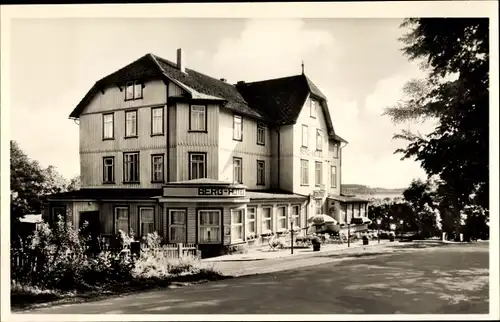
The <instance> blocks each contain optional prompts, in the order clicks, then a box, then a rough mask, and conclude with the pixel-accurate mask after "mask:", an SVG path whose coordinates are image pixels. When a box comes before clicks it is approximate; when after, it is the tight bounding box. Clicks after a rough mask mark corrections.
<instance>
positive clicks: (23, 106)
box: [10, 18, 431, 188]
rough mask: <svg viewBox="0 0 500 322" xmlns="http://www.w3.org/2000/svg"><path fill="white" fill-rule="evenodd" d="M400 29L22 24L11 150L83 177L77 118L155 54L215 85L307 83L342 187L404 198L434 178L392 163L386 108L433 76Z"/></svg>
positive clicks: (300, 22) (18, 23)
mask: <svg viewBox="0 0 500 322" xmlns="http://www.w3.org/2000/svg"><path fill="white" fill-rule="evenodd" d="M400 23H401V20H400V19H394V18H389V19H387V18H332V19H279V20H270V19H230V18H218V19H214V18H210V19H208V18H191V19H187V18H71V19H64V18H59V19H13V20H12V21H11V44H10V63H11V65H10V71H11V82H10V89H11V93H10V103H11V109H10V114H11V139H12V140H16V141H18V142H19V144H20V146H21V148H22V149H23V150H24V151H25V152H26V153H27V154H28V156H29V157H31V158H32V159H35V160H38V161H39V162H40V163H41V164H42V165H43V166H48V165H54V166H56V167H57V170H58V171H59V172H60V173H61V174H62V175H63V176H65V177H67V178H72V177H74V176H77V175H79V171H80V168H79V154H78V142H79V139H78V125H77V124H75V123H74V122H73V121H72V120H69V119H68V116H69V114H70V113H71V111H72V110H73V109H74V107H75V106H76V105H77V104H78V102H79V101H80V100H81V99H82V97H83V96H84V95H85V94H86V92H87V91H88V90H89V89H90V88H91V87H92V85H93V84H94V83H95V82H96V81H97V80H99V79H100V78H102V77H104V76H106V75H108V74H110V73H112V72H114V71H115V70H117V69H119V68H121V67H123V66H125V65H126V64H128V63H130V62H132V61H134V60H135V59H137V58H139V57H141V56H143V55H144V54H146V53H154V54H156V55H158V56H161V57H164V58H166V59H169V60H171V61H175V60H176V49H177V48H183V50H184V52H185V59H186V65H187V67H188V68H191V69H195V70H197V71H199V72H202V73H204V74H207V75H209V76H212V77H215V78H226V79H227V80H228V82H230V83H233V84H235V83H236V82H237V81H240V80H244V81H247V82H249V81H258V80H264V79H270V78H278V77H285V76H291V75H297V74H300V73H301V62H302V61H304V65H305V73H306V75H307V76H308V77H309V78H310V79H311V80H312V81H313V82H314V83H315V84H316V85H317V86H318V87H319V88H320V89H321V91H322V92H323V93H324V94H325V95H326V96H327V98H328V105H329V107H330V114H331V117H332V121H333V125H334V128H335V132H336V133H337V134H338V135H340V136H341V137H343V138H344V139H346V140H347V141H348V142H349V144H348V145H347V146H346V147H345V148H344V149H343V160H342V181H343V183H351V184H365V185H368V186H372V187H385V188H404V187H406V186H408V185H409V183H410V182H411V180H412V179H414V178H425V173H424V172H423V170H422V169H421V168H420V164H419V163H417V162H415V161H413V160H405V161H401V160H400V158H401V155H395V154H394V151H395V150H396V149H397V148H400V147H405V146H406V143H405V142H404V141H395V140H392V136H393V134H395V133H397V132H399V131H400V130H401V129H403V128H404V129H408V128H409V129H412V130H416V129H417V130H421V131H422V132H424V133H425V132H426V131H429V129H431V127H430V126H429V124H423V125H422V124H421V125H413V124H404V125H398V126H395V125H393V124H392V123H391V120H390V119H389V118H388V117H387V116H382V113H383V111H384V108H386V107H388V106H391V105H393V104H395V103H396V102H397V101H398V100H400V99H401V98H403V93H402V87H403V85H404V84H405V82H407V81H409V80H410V79H412V78H415V77H422V76H424V75H425V73H424V72H423V71H421V70H419V68H418V64H417V63H412V62H409V61H408V59H407V58H406V57H405V56H403V54H402V52H401V50H400V49H401V47H402V43H400V42H398V38H399V37H400V36H401V35H402V34H403V33H404V32H405V29H401V28H400V27H399V25H400Z"/></svg>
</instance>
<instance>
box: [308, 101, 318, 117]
mask: <svg viewBox="0 0 500 322" xmlns="http://www.w3.org/2000/svg"><path fill="white" fill-rule="evenodd" d="M309 108H310V113H311V117H312V118H316V101H315V100H313V99H312V98H311V99H309Z"/></svg>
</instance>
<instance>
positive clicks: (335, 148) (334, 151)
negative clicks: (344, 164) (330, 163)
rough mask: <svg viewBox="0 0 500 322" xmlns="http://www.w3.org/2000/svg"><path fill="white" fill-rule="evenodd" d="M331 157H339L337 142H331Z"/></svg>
mask: <svg viewBox="0 0 500 322" xmlns="http://www.w3.org/2000/svg"><path fill="white" fill-rule="evenodd" d="M333 157H334V158H338V157H339V145H338V144H337V143H334V144H333Z"/></svg>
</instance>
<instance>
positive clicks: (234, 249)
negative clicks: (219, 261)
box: [223, 244, 248, 255]
mask: <svg viewBox="0 0 500 322" xmlns="http://www.w3.org/2000/svg"><path fill="white" fill-rule="evenodd" d="M247 252H248V246H247V244H241V245H229V246H224V248H223V254H227V255H232V254H246V253H247Z"/></svg>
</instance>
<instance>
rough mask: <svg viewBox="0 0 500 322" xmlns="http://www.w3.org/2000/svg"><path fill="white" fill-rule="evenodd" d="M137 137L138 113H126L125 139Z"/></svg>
mask: <svg viewBox="0 0 500 322" xmlns="http://www.w3.org/2000/svg"><path fill="white" fill-rule="evenodd" d="M136 136H137V111H126V112H125V137H126V138H130V137H136Z"/></svg>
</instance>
